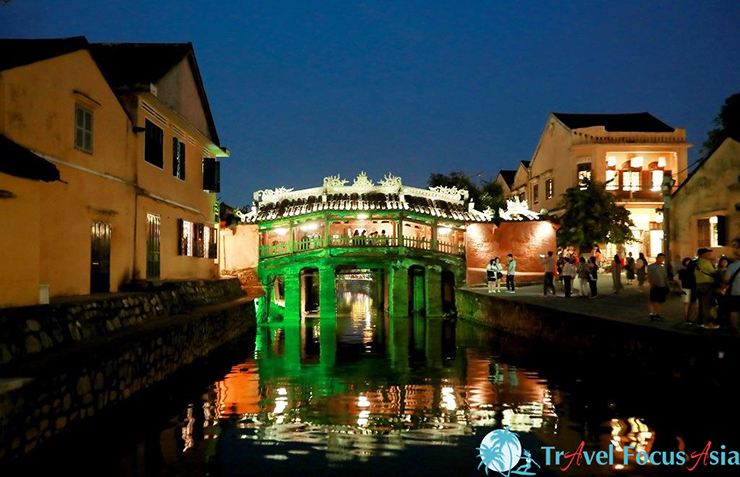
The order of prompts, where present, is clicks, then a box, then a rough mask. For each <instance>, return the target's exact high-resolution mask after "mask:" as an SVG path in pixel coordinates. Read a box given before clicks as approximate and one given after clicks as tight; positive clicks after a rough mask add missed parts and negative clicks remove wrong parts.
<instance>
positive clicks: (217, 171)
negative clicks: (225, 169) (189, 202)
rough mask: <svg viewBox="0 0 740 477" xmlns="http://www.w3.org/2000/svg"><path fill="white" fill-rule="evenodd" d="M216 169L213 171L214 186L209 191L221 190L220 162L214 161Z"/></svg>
mask: <svg viewBox="0 0 740 477" xmlns="http://www.w3.org/2000/svg"><path fill="white" fill-rule="evenodd" d="M214 165H215V167H216V169H215V171H214V173H213V176H214V179H213V183H214V186H215V187H214V188H213V189H211V192H221V163H220V162H218V161H215V163H214Z"/></svg>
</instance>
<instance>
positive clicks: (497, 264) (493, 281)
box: [486, 254, 516, 293]
mask: <svg viewBox="0 0 740 477" xmlns="http://www.w3.org/2000/svg"><path fill="white" fill-rule="evenodd" d="M506 258H507V260H508V262H507V263H506V290H507V291H508V292H509V293H516V286H515V284H514V279H515V276H516V260H515V259H514V255H512V254H508V255H507V256H506ZM503 270H504V264H503V263H501V260H500V259H499V258H498V257H495V258H493V259H491V261H490V262H489V263H488V265H487V266H486V276H487V278H488V293H499V292H500V291H501V282H502V281H503V279H504V272H503Z"/></svg>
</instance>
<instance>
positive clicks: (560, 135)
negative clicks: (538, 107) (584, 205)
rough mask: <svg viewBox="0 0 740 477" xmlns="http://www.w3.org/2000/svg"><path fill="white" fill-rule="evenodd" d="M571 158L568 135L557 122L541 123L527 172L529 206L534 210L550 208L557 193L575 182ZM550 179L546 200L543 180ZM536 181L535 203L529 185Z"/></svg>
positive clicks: (555, 199) (557, 200) (556, 203)
mask: <svg viewBox="0 0 740 477" xmlns="http://www.w3.org/2000/svg"><path fill="white" fill-rule="evenodd" d="M574 175H575V161H574V158H573V157H571V154H570V134H569V133H568V131H567V130H566V129H565V128H563V126H562V125H560V123H558V122H557V121H554V120H552V121H549V122H548V123H547V124H546V125H545V131H544V132H543V133H542V137H541V139H540V143H539V145H538V148H537V150H536V151H535V153H534V156H533V157H532V163H531V164H530V174H529V177H530V179H529V182H530V185H529V192H528V194H527V196H528V197H531V199H530V200H529V208H530V209H531V210H534V211H538V212H539V211H540V209H547V210H554V209H555V208H556V207H557V205H558V203H559V202H560V196H561V195H562V194H563V193H564V192H565V190H566V189H567V188H569V187H573V186H574V185H575V182H576V181H575V177H571V176H574ZM547 179H553V181H554V182H553V185H554V191H553V196H552V198H550V199H547V198H546V197H547V196H546V193H545V182H546V181H547ZM535 181H537V184H538V188H539V193H538V195H539V201H538V202H536V203H535V201H534V196H533V194H534V192H533V189H534V187H533V184H534V182H535Z"/></svg>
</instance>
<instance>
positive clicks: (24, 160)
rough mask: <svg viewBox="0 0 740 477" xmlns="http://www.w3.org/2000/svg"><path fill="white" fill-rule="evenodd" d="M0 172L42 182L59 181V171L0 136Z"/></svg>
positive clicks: (52, 165) (42, 159) (47, 162)
mask: <svg viewBox="0 0 740 477" xmlns="http://www.w3.org/2000/svg"><path fill="white" fill-rule="evenodd" d="M0 172H4V173H5V174H9V175H11V176H16V177H22V178H24V179H32V180H37V181H44V182H53V181H58V180H59V169H57V167H56V166H55V165H54V164H52V163H51V162H49V161H47V160H46V159H44V158H43V157H40V156H37V155H36V154H34V153H32V152H31V151H29V150H28V149H26V148H25V147H23V146H20V145H18V144H16V143H15V142H13V141H11V140H10V139H8V138H7V137H5V136H3V135H2V134H0Z"/></svg>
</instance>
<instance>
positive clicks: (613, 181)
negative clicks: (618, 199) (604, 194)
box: [606, 169, 619, 190]
mask: <svg viewBox="0 0 740 477" xmlns="http://www.w3.org/2000/svg"><path fill="white" fill-rule="evenodd" d="M606 190H619V184H617V171H615V170H614V169H607V170H606Z"/></svg>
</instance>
